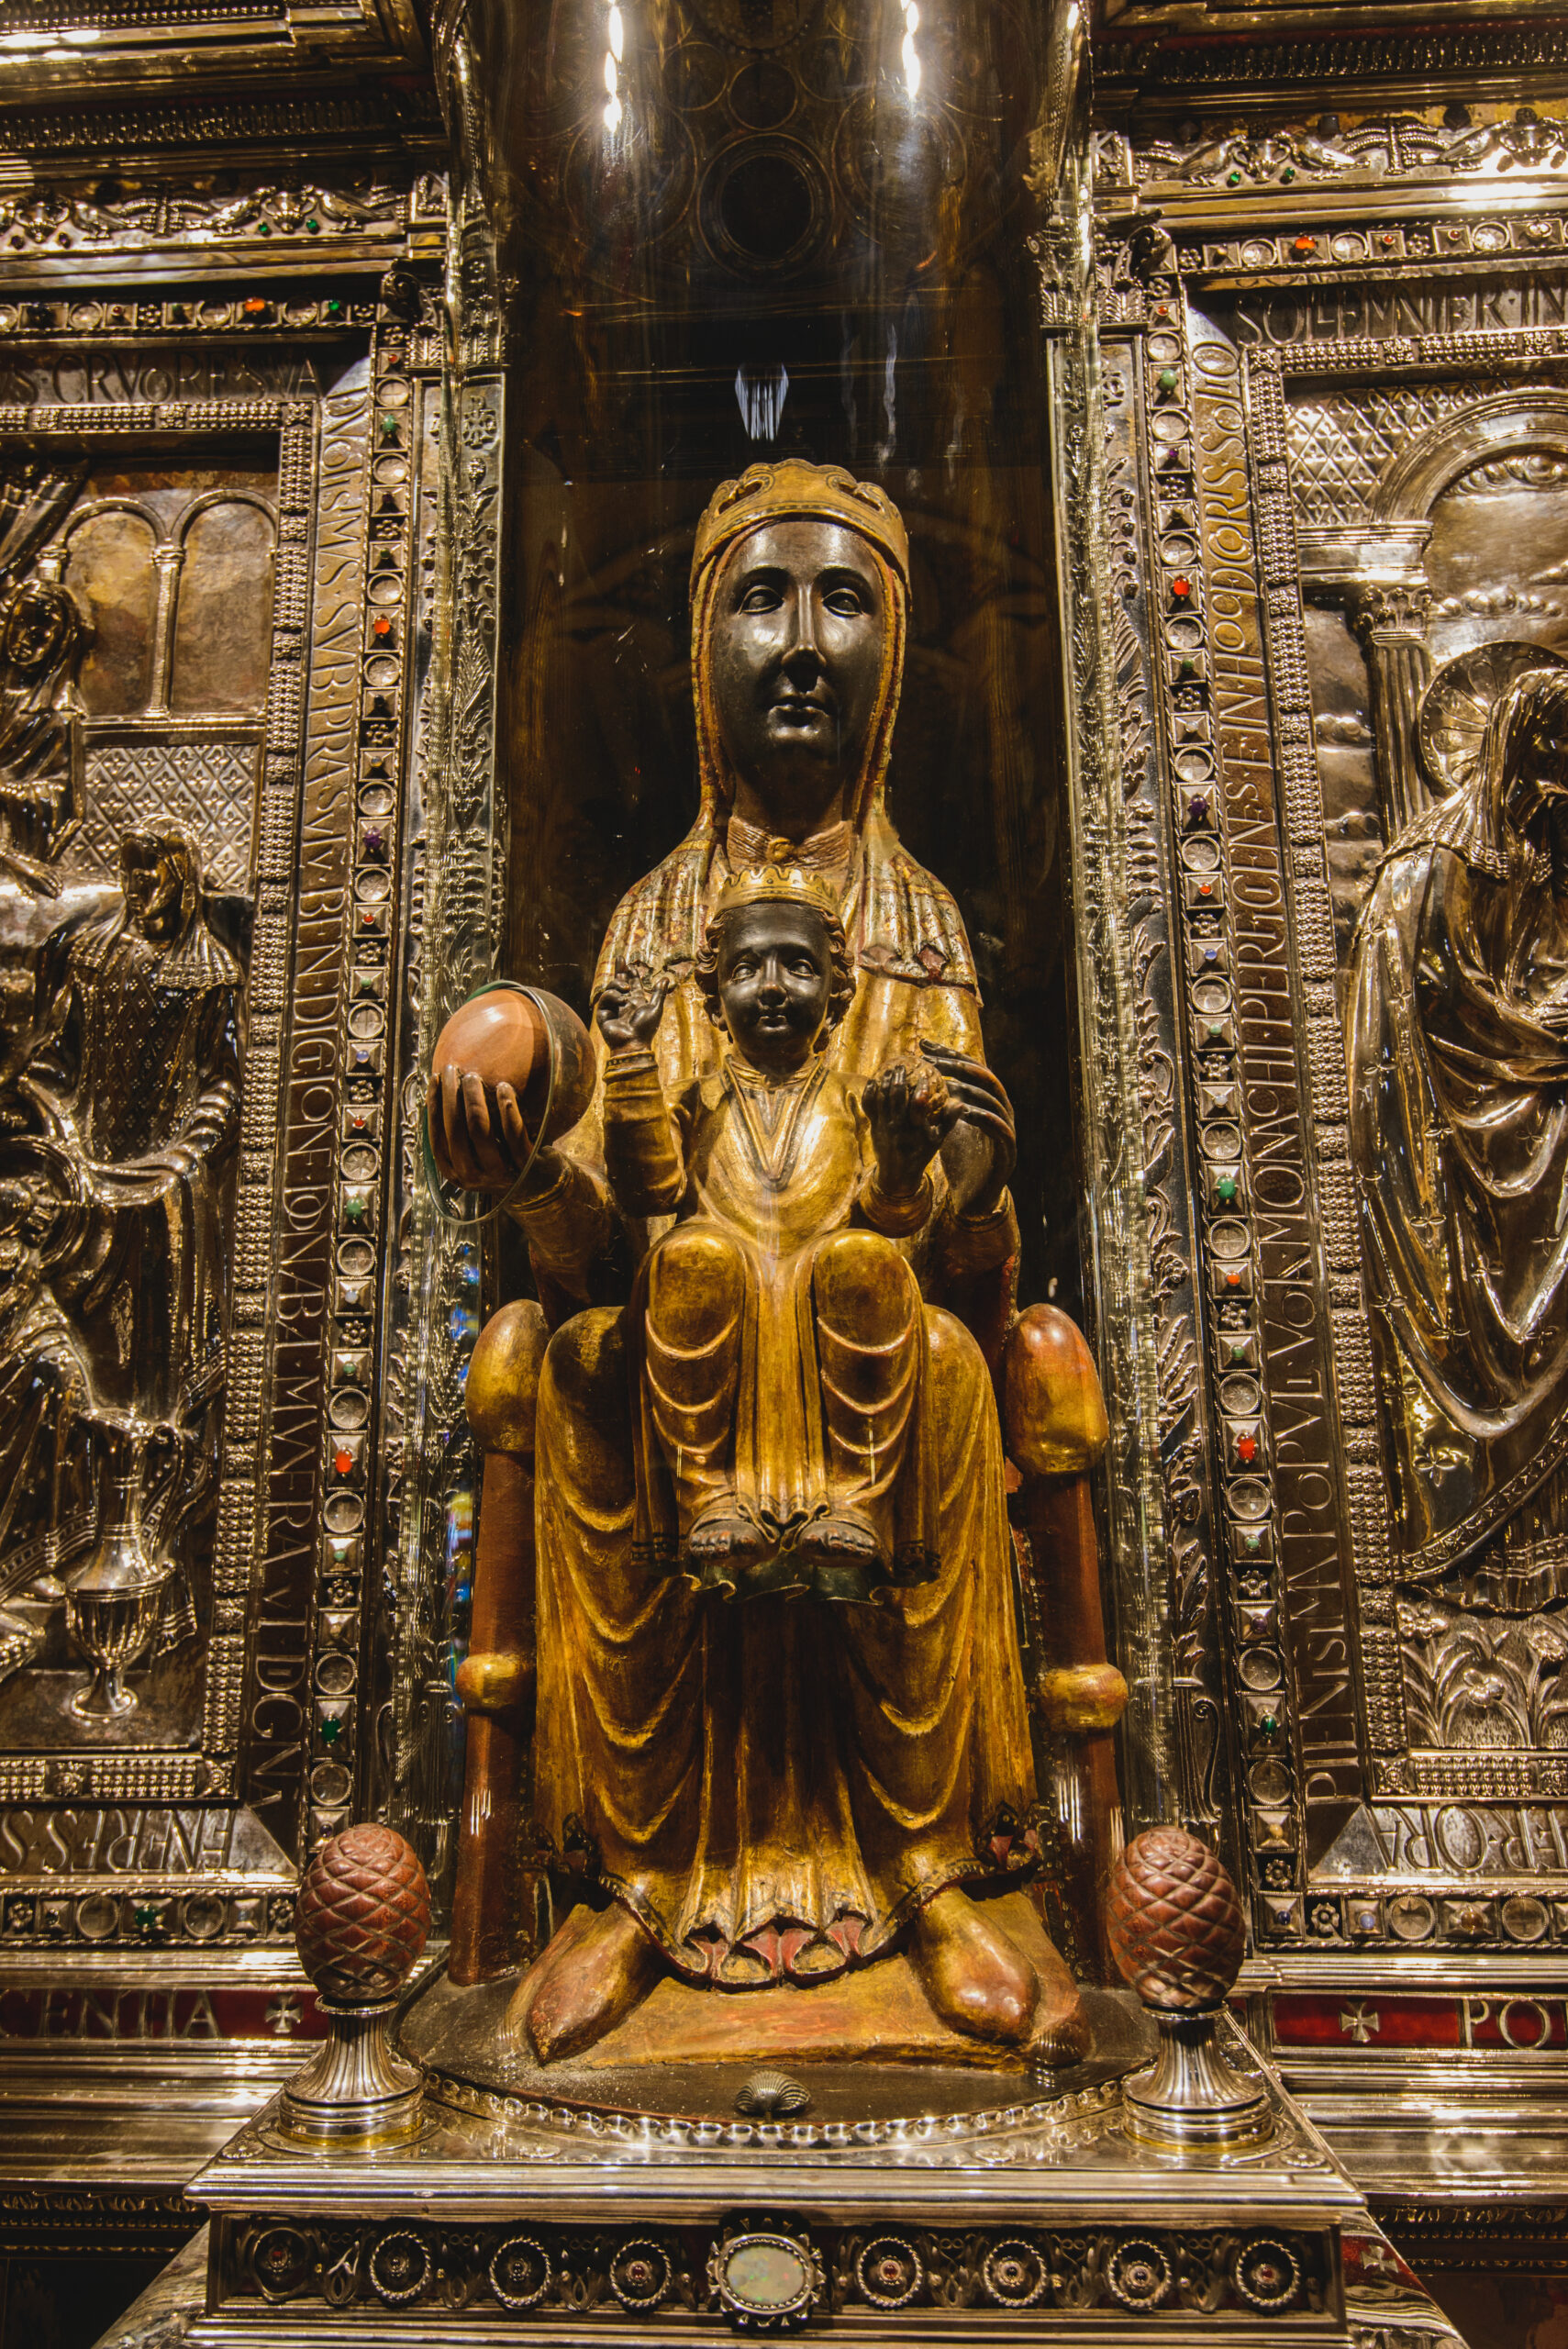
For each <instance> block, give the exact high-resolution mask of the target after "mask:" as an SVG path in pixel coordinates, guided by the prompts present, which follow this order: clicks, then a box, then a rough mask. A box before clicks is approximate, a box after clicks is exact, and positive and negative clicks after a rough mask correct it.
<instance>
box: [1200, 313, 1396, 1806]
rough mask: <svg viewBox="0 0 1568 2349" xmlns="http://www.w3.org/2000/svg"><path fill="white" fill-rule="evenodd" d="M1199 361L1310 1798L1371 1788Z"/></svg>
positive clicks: (1240, 470)
mask: <svg viewBox="0 0 1568 2349" xmlns="http://www.w3.org/2000/svg"><path fill="white" fill-rule="evenodd" d="M1194 362H1195V364H1194V385H1193V430H1194V444H1195V445H1194V461H1195V470H1196V479H1197V489H1198V509H1199V524H1200V529H1201V531H1202V537H1203V547H1204V562H1205V573H1204V575H1205V592H1206V596H1207V607H1208V641H1209V647H1210V655H1209V658H1210V668H1211V674H1212V678H1213V702H1214V724H1215V741H1216V749H1217V751H1218V761H1219V770H1220V783H1221V788H1222V791H1223V794H1224V800H1225V811H1226V822H1227V829H1228V833H1229V860H1230V906H1231V924H1232V954H1233V961H1234V967H1235V994H1236V1022H1237V1036H1238V1043H1239V1074H1240V1082H1241V1089H1242V1097H1243V1102H1244V1105H1245V1112H1246V1124H1247V1134H1248V1146H1249V1149H1250V1151H1251V1161H1252V1195H1253V1207H1254V1218H1255V1223H1256V1230H1257V1235H1258V1251H1259V1260H1260V1269H1261V1273H1262V1296H1261V1299H1260V1322H1261V1331H1260V1334H1261V1337H1262V1355H1263V1368H1264V1373H1265V1376H1266V1380H1267V1385H1268V1391H1269V1412H1270V1421H1271V1430H1272V1434H1273V1465H1274V1485H1275V1492H1276V1495H1277V1499H1278V1508H1279V1519H1278V1526H1279V1552H1280V1562H1281V1568H1282V1572H1283V1575H1284V1586H1285V1596H1286V1620H1287V1623H1288V1627H1289V1638H1290V1642H1291V1653H1292V1659H1293V1662H1294V1664H1295V1678H1296V1690H1297V1705H1298V1716H1299V1720H1300V1724H1301V1738H1302V1745H1303V1749H1304V1753H1303V1759H1304V1783H1303V1789H1302V1791H1303V1798H1304V1800H1305V1801H1306V1803H1307V1807H1308V1810H1309V1812H1310V1809H1312V1807H1313V1806H1315V1805H1318V1804H1332V1805H1338V1804H1342V1803H1343V1802H1345V1801H1347V1800H1350V1799H1353V1798H1355V1797H1356V1795H1357V1794H1358V1793H1359V1791H1360V1784H1361V1774H1360V1763H1359V1757H1358V1751H1357V1743H1358V1741H1357V1719H1356V1707H1355V1702H1354V1698H1353V1693H1352V1683H1351V1646H1350V1630H1349V1623H1348V1620H1347V1611H1346V1605H1345V1594H1344V1590H1343V1587H1342V1585H1341V1582H1340V1523H1339V1502H1338V1491H1337V1487H1336V1483H1335V1475H1334V1465H1333V1440H1332V1433H1331V1417H1330V1412H1329V1392H1328V1386H1327V1382H1326V1375H1325V1357H1324V1351H1323V1344H1322V1332H1321V1330H1320V1329H1319V1326H1318V1323H1319V1307H1318V1297H1317V1267H1318V1233H1317V1228H1316V1219H1315V1217H1314V1214H1313V1210H1312V1207H1311V1202H1310V1199H1309V1197H1308V1193H1307V1181H1306V1173H1305V1166H1306V1135H1305V1131H1304V1126H1303V1119H1302V1106H1301V1091H1300V1074H1299V1070H1298V1067H1297V1062H1296V1009H1295V1005H1294V1001H1293V997H1292V994H1291V985H1290V957H1289V945H1288V936H1287V914H1286V907H1285V896H1284V873H1283V870H1282V865H1281V853H1280V840H1279V827H1278V822H1277V817H1276V810H1275V804H1274V771H1273V755H1272V744H1271V737H1270V729H1269V717H1268V701H1267V675H1266V671H1265V668H1264V663H1263V651H1262V597H1261V592H1260V581H1259V575H1258V569H1257V557H1256V552H1255V549H1254V545H1253V537H1252V526H1251V496H1250V490H1249V476H1248V457H1247V446H1246V422H1245V416H1244V413H1243V410H1242V406H1241V402H1240V380H1239V377H1240V370H1239V362H1238V360H1237V357H1236V354H1235V352H1234V351H1231V350H1230V349H1229V346H1228V345H1223V344H1219V343H1217V342H1213V341H1205V340H1201V339H1200V340H1198V342H1197V346H1196V348H1195V352H1194ZM1311 1840H1313V1841H1317V1840H1318V1838H1316V1837H1314V1838H1312V1839H1311Z"/></svg>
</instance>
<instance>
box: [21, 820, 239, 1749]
mask: <svg viewBox="0 0 1568 2349" xmlns="http://www.w3.org/2000/svg"><path fill="white" fill-rule="evenodd" d="M120 858H121V894H120V897H119V900H118V902H117V904H114V905H112V906H111V907H110V909H109V910H108V911H107V912H106V913H103V914H101V915H99V916H98V917H97V918H91V919H89V920H87V921H85V922H83V923H81V924H79V925H77V926H70V925H67V926H66V928H65V929H64V930H63V932H62V933H61V934H58V935H57V936H56V937H54V938H53V939H51V940H50V941H49V942H48V943H47V944H46V947H45V949H44V951H43V952H42V954H41V955H40V958H39V1000H40V1003H41V1005H42V1012H41V1018H40V1019H39V1027H38V1030H37V1032H36V1034H35V1035H34V1037H33V1038H32V1040H31V1044H30V1049H29V1050H28V1053H27V1055H26V1058H25V1062H24V1063H23V1065H22V1066H21V1068H20V1071H19V1073H18V1074H17V1075H16V1076H15V1077H14V1078H13V1080H12V1082H11V1084H10V1085H9V1086H8V1087H7V1095H8V1099H7V1103H6V1107H7V1110H8V1112H9V1116H8V1119H7V1122H9V1123H10V1124H11V1125H12V1127H13V1131H12V1134H11V1136H10V1137H9V1138H8V1139H7V1140H6V1141H5V1142H4V1143H3V1144H0V1148H3V1150H4V1152H5V1153H6V1168H5V1170H4V1172H5V1173H6V1175H8V1178H9V1179H8V1180H7V1181H6V1183H5V1184H4V1186H0V1207H3V1208H6V1209H8V1211H9V1212H8V1214H6V1215H3V1216H0V1244H4V1246H5V1247H6V1249H7V1250H8V1252H9V1253H10V1255H11V1256H12V1257H13V1258H14V1259H15V1262H16V1264H17V1271H18V1274H19V1275H20V1276H21V1279H20V1288H19V1293H18V1297H17V1301H16V1302H15V1303H14V1304H13V1305H12V1308H11V1310H10V1312H9V1314H8V1315H7V1317H6V1321H5V1323H4V1324H3V1325H0V1414H3V1416H0V1457H4V1458H5V1459H6V1460H7V1461H10V1462H13V1463H14V1464H15V1475H16V1476H17V1480H18V1484H17V1486H14V1487H13V1492H12V1496H11V1499H10V1501H9V1503H8V1504H7V1505H6V1506H7V1507H9V1508H12V1509H15V1508H17V1506H18V1503H19V1485H20V1483H21V1482H23V1481H25V1480H26V1479H27V1478H28V1477H29V1476H30V1477H31V1478H32V1479H33V1484H34V1494H33V1516H34V1538H33V1539H32V1540H31V1541H30V1542H29V1541H24V1542H21V1543H20V1544H19V1545H18V1547H17V1549H15V1550H14V1551H4V1552H0V1560H3V1563H0V1676H3V1675H5V1673H6V1671H8V1670H10V1671H14V1670H16V1669H17V1667H18V1666H20V1665H22V1664H27V1663H29V1662H33V1661H36V1660H37V1659H38V1657H39V1654H40V1653H41V1652H42V1649H43V1647H44V1644H45V1641H46V1638H47V1634H48V1628H49V1619H50V1614H51V1613H52V1611H53V1609H55V1607H56V1606H57V1605H58V1604H59V1603H60V1601H61V1600H63V1602H64V1616H65V1621H66V1623H67V1625H68V1627H69V1630H70V1631H71V1633H72V1637H73V1638H74V1640H75V1641H76V1642H77V1644H78V1645H79V1647H80V1648H81V1649H82V1650H83V1652H84V1653H86V1655H87V1657H88V1658H89V1660H90V1662H91V1663H92V1664H93V1666H94V1675H95V1676H94V1679H93V1681H92V1683H91V1684H90V1686H89V1687H87V1688H86V1689H85V1690H83V1691H80V1692H79V1693H78V1694H77V1696H76V1697H75V1698H73V1699H72V1710H73V1712H74V1713H75V1714H76V1716H77V1718H78V1719H80V1720H88V1721H96V1722H98V1723H100V1724H102V1723H105V1722H107V1721H109V1720H113V1719H115V1718H117V1717H118V1716H119V1715H121V1714H123V1713H125V1712H128V1710H130V1709H131V1707H132V1705H133V1704H134V1702H135V1699H134V1697H133V1695H132V1693H131V1692H130V1691H129V1690H128V1689H127V1688H126V1687H125V1686H124V1683H123V1678H122V1675H123V1673H124V1672H125V1670H126V1669H127V1668H128V1666H129V1665H130V1664H133V1663H135V1662H136V1661H138V1660H139V1658H140V1657H142V1656H144V1655H145V1654H146V1653H148V1652H149V1651H150V1650H160V1651H161V1650H163V1649H167V1648H168V1647H171V1646H172V1645H175V1644H177V1643H178V1642H181V1641H183V1639H184V1638H186V1637H188V1636H189V1635H190V1633H191V1632H192V1631H194V1630H195V1611H194V1607H193V1601H192V1597H191V1593H190V1589H189V1585H188V1579H187V1577H186V1575H184V1573H183V1566H182V1561H181V1557H180V1553H179V1538H180V1532H181V1528H182V1526H183V1522H184V1520H186V1519H187V1518H188V1517H189V1516H190V1515H191V1513H192V1511H193V1510H194V1509H195V1508H196V1506H197V1505H198V1503H199V1502H200V1500H201V1498H202V1497H203V1495H204V1493H205V1492H206V1489H207V1487H208V1485H209V1483H210V1477H211V1472H212V1465H213V1463H212V1436H213V1432H214V1431H215V1428H216V1410H215V1406H216V1403H217V1398H218V1397H219V1395H220V1393H221V1389H222V1384H223V1281H224V1269H223V1268H224V1223H225V1215H226V1202H227V1197H228V1176H229V1173H230V1169H231V1163H232V1159H233V1154H234V1144H235V1141H236V1136H237V1130H238V1119H239V1018H240V1013H239V978H240V974H239V965H238V963H236V961H235V959H234V957H233V955H232V954H230V952H228V948H227V947H226V946H225V945H224V944H223V943H222V941H220V940H219V939H218V938H217V936H216V934H215V933H214V931H213V930H212V929H211V927H210V925H209V924H208V921H207V918H206V912H205V910H204V906H203V899H202V888H201V863H200V859H199V856H198V854H197V852H196V850H195V847H194V846H193V844H192V843H191V841H189V840H188V839H186V837H185V836H184V835H183V833H180V832H177V831H173V830H163V831H133V832H129V833H128V834H127V835H126V836H125V837H124V839H123V840H122V842H121V852H120ZM18 1129H19V1130H18ZM95 1491H97V1493H98V1494H99V1501H98V1505H97V1508H96V1511H95V1518H90V1519H89V1520H88V1523H87V1526H86V1528H85V1529H84V1530H83V1527H82V1526H81V1524H80V1522H79V1520H80V1516H81V1511H82V1508H83V1504H84V1501H85V1503H86V1504H87V1505H88V1506H90V1505H91V1499H92V1495H93V1494H94V1492H95ZM68 1505H69V1512H70V1513H71V1515H72V1522H71V1523H70V1524H69V1525H68V1524H67V1522H66V1521H65V1520H66V1517H67V1514H68ZM40 1520H41V1521H40ZM94 1531H95V1532H96V1541H95V1544H94V1546H93V1547H92V1550H91V1554H90V1556H88V1557H87V1558H86V1560H85V1561H84V1563H82V1564H75V1565H69V1566H68V1564H67V1562H68V1560H69V1559H71V1558H74V1557H75V1556H76V1555H77V1554H78V1553H80V1551H81V1550H82V1548H83V1546H84V1545H85V1543H86V1542H91V1541H92V1538H93V1533H94ZM3 1539H4V1533H3V1532H0V1540H3Z"/></svg>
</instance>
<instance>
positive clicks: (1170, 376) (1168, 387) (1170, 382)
mask: <svg viewBox="0 0 1568 2349" xmlns="http://www.w3.org/2000/svg"><path fill="white" fill-rule="evenodd" d="M1175 388H1176V371H1175V369H1174V368H1173V367H1162V368H1161V370H1160V389H1161V390H1162V392H1173V391H1174V390H1175Z"/></svg>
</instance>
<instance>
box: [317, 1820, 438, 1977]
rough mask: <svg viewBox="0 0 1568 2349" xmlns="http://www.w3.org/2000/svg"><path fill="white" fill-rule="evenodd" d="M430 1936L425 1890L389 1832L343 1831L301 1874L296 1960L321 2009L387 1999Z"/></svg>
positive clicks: (414, 1860) (406, 1850) (400, 1841)
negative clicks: (325, 2005) (323, 2005)
mask: <svg viewBox="0 0 1568 2349" xmlns="http://www.w3.org/2000/svg"><path fill="white" fill-rule="evenodd" d="M429 1932H430V1888H429V1886H428V1884H427V1883H426V1881H425V1871H424V1869H423V1868H422V1867H421V1866H420V1865H419V1858H418V1854H417V1852H416V1851H415V1850H414V1847H413V1845H412V1844H411V1843H408V1842H405V1840H404V1838H403V1837H402V1836H401V1835H399V1834H398V1833H397V1832H396V1831H395V1829H393V1828H390V1827H376V1826H371V1825H366V1826H362V1827H346V1828H345V1829H344V1830H343V1832H342V1833H341V1834H340V1835H334V1836H333V1838H332V1840H331V1842H328V1843H323V1845H322V1846H321V1849H320V1851H319V1852H317V1854H316V1857H315V1858H314V1859H313V1860H312V1861H311V1863H310V1865H309V1867H308V1868H307V1869H306V1873H305V1881H304V1883H303V1884H302V1885H301V1886H300V1888H299V1907H298V1909H297V1911H296V1913H295V1946H296V1948H297V1949H298V1951H299V1962H300V1964H301V1965H303V1966H304V1968H305V1970H306V1973H307V1974H308V1975H309V1976H310V1978H311V1980H312V1981H313V1982H314V1983H315V1985H316V1987H317V1990H318V1991H319V1992H320V1994H321V1996H322V1998H325V1999H326V2000H327V2001H328V2005H330V2006H339V2007H352V2006H362V2005H368V2004H370V2003H371V2002H373V2000H376V1999H379V1998H392V1997H393V1996H394V1995H395V1993H396V1992H397V1991H398V1990H400V1989H401V1988H402V1987H403V1985H404V1983H405V1982H406V1980H407V1979H408V1976H409V1975H410V1974H412V1972H413V1971H414V1967H415V1965H417V1962H418V1957H419V1953H420V1951H421V1950H422V1949H423V1948H424V1946H425V1943H426V1941H427V1940H428V1937H429Z"/></svg>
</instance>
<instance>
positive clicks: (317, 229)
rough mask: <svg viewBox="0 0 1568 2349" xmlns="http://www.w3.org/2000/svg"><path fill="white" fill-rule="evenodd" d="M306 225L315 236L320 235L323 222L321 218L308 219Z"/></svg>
mask: <svg viewBox="0 0 1568 2349" xmlns="http://www.w3.org/2000/svg"><path fill="white" fill-rule="evenodd" d="M305 225H306V228H308V229H309V231H310V233H311V235H312V236H313V237H316V236H319V235H320V233H321V223H320V221H319V220H307V221H306V224H305Z"/></svg>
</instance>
